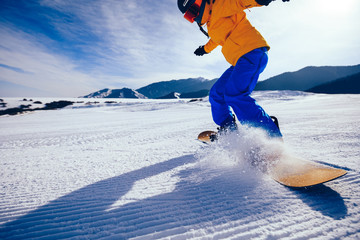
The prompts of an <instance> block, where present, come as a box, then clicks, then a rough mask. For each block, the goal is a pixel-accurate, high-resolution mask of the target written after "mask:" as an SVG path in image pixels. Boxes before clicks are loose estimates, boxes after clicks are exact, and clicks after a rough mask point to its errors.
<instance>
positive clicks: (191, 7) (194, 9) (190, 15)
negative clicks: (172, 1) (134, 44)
mask: <svg viewBox="0 0 360 240" xmlns="http://www.w3.org/2000/svg"><path fill="white" fill-rule="evenodd" d="M201 2H202V0H178V8H179V9H180V11H181V12H182V13H185V15H184V18H185V19H186V20H188V21H189V22H191V23H192V22H194V21H195V18H196V17H197V16H199V13H200V5H201Z"/></svg>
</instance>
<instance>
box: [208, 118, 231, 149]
mask: <svg viewBox="0 0 360 240" xmlns="http://www.w3.org/2000/svg"><path fill="white" fill-rule="evenodd" d="M231 118H232V119H231V120H230V121H227V122H225V123H224V124H223V125H221V126H220V127H218V128H217V129H218V132H217V133H215V134H211V135H210V140H211V142H214V141H216V140H218V138H219V136H220V135H224V134H227V133H230V132H234V131H236V130H237V129H238V127H237V124H236V120H235V116H234V115H233V116H231Z"/></svg>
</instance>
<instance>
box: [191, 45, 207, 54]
mask: <svg viewBox="0 0 360 240" xmlns="http://www.w3.org/2000/svg"><path fill="white" fill-rule="evenodd" d="M194 54H195V55H196V56H202V55H204V54H207V52H205V47H204V46H200V47H198V49H196V50H195V52H194Z"/></svg>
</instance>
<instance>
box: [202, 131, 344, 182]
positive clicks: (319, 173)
mask: <svg viewBox="0 0 360 240" xmlns="http://www.w3.org/2000/svg"><path fill="white" fill-rule="evenodd" d="M213 134H216V132H214V131H204V132H202V133H200V134H199V135H198V140H200V141H202V142H205V143H210V142H211V138H210V136H211V135H213ZM269 161H271V162H272V164H271V167H270V168H269V169H268V173H269V175H270V176H271V177H272V178H273V179H274V180H275V181H277V182H278V183H280V184H282V185H285V186H287V187H293V188H303V187H310V186H314V185H318V184H322V183H325V182H329V181H332V180H334V179H337V178H339V177H341V176H344V175H345V174H346V173H347V171H345V170H343V169H339V168H335V167H332V166H328V165H325V164H322V163H317V162H313V161H308V160H305V159H302V158H299V157H296V156H291V155H288V154H282V155H280V156H277V159H271V160H269Z"/></svg>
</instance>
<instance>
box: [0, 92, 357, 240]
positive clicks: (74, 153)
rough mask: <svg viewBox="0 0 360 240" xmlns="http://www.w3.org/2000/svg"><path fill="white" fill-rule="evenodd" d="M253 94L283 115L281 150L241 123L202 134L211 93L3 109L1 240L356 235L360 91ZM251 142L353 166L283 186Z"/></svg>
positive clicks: (267, 149)
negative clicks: (323, 179) (235, 130)
mask: <svg viewBox="0 0 360 240" xmlns="http://www.w3.org/2000/svg"><path fill="white" fill-rule="evenodd" d="M254 97H255V98H256V99H258V101H259V103H260V104H261V105H262V106H263V107H264V108H265V109H266V110H267V111H268V112H269V113H270V114H273V115H276V116H277V117H278V118H279V121H280V126H281V129H282V132H283V135H284V140H285V145H284V146H282V145H281V146H279V144H278V143H271V142H266V141H265V139H264V137H262V136H261V133H259V131H256V130H249V129H246V128H244V129H242V128H241V133H242V135H241V136H229V137H228V138H226V139H224V141H219V143H217V144H213V145H212V146H209V145H205V144H203V143H201V142H198V141H196V140H195V139H196V137H197V134H198V133H199V132H200V131H202V130H213V129H215V128H216V126H215V125H214V124H213V123H212V120H211V113H210V104H209V102H208V101H206V100H204V101H197V102H189V101H188V100H129V99H113V100H114V101H117V103H112V104H106V103H104V101H105V100H101V99H100V100H99V99H96V101H100V103H98V104H93V105H86V104H84V103H77V104H75V105H73V106H69V107H67V108H65V109H61V110H51V111H36V112H31V113H27V114H23V115H17V116H2V117H0V169H1V170H0V183H1V185H0V196H1V197H0V239H360V192H359V190H360V159H359V157H360V95H322V94H307V93H302V92H291V91H289V92H286V91H285V92H281V91H280V92H257V93H255V94H254ZM34 100H35V99H34ZM36 100H38V99H36ZM40 100H41V99H40ZM52 100H54V99H52ZM72 100H73V99H72ZM75 100H76V101H79V99H75ZM107 100H108V99H107ZM4 101H5V102H8V103H9V104H10V103H11V104H10V105H17V104H18V105H20V104H21V103H20V101H19V100H18V99H6V98H5V99H4ZM43 101H45V100H43ZM84 101H89V99H87V100H84ZM254 145H256V146H260V147H261V148H262V149H263V150H264V151H265V152H266V153H268V154H272V153H273V152H274V151H275V152H276V151H277V149H279V147H280V148H282V150H286V151H289V152H292V153H293V154H296V155H298V156H301V157H303V158H306V159H309V160H313V161H319V162H322V163H326V164H329V165H331V166H335V167H339V168H342V169H345V170H347V171H348V174H347V175H345V176H344V177H342V178H339V179H337V180H334V181H331V182H328V183H325V184H323V185H319V186H316V187H311V188H308V189H291V188H287V187H284V186H282V185H280V184H278V183H276V182H275V181H273V180H272V179H271V178H270V177H269V176H268V175H266V174H264V173H262V172H261V171H258V170H257V169H256V168H252V167H249V164H248V162H247V160H246V159H247V158H246V157H244V156H246V153H247V152H248V151H249V150H251V147H252V146H254Z"/></svg>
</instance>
